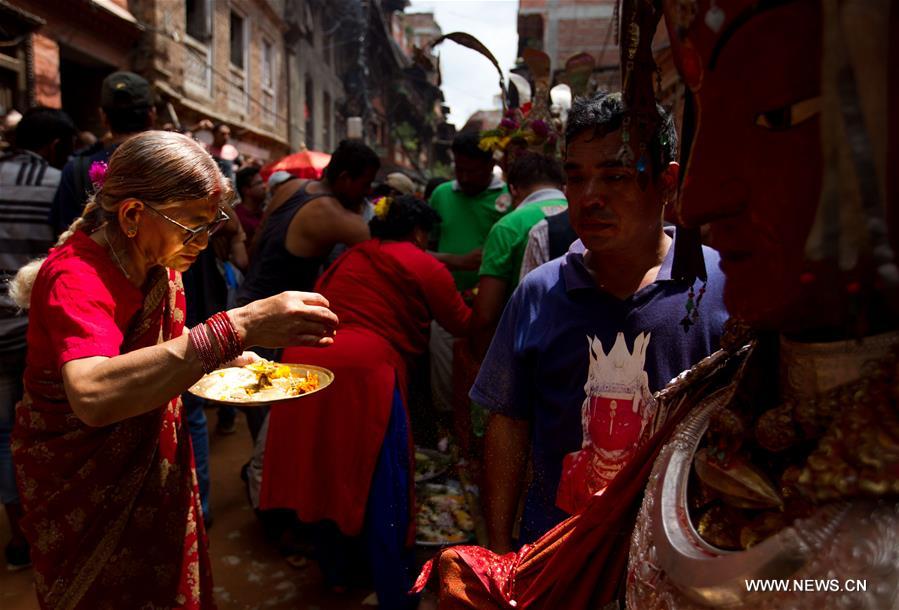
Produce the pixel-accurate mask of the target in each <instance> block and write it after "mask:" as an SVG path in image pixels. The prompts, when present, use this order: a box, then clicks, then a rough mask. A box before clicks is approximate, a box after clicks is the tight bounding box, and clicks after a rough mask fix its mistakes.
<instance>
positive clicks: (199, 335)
mask: <svg viewBox="0 0 899 610" xmlns="http://www.w3.org/2000/svg"><path fill="white" fill-rule="evenodd" d="M188 337H189V339H190V344H191V345H193V346H194V350H195V351H196V352H197V355H198V356H199V357H200V362H201V363H202V364H203V372H204V373H211V372H212V371H214V370H215V369H217V368H218V363H219V360H218V357H217V356H216V354H215V350H213V349H212V343H211V342H210V341H209V335H207V334H206V327H205V326H204V325H202V324H197V325H196V326H194V327H193V328H191V329H190V333H189V334H188Z"/></svg>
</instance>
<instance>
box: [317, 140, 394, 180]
mask: <svg viewBox="0 0 899 610" xmlns="http://www.w3.org/2000/svg"><path fill="white" fill-rule="evenodd" d="M380 168H381V160H380V159H378V155H377V153H375V151H373V150H372V149H371V148H369V147H368V146H366V145H365V144H363V143H362V142H358V141H356V140H341V141H340V144H338V145H337V150H335V151H334V153H333V154H332V155H331V161H330V162H329V163H328V166H327V167H326V168H325V171H324V176H325V179H327V181H328V182H330V183H332V184H333V183H334V182H335V181H336V180H337V178H338V177H339V176H340V174H342V173H343V172H346V173H347V174H349V176H350V178H358V177H359V176H361V175H362V173H363V172H364V171H365V170H367V169H374V170H375V171H377V170H379V169H380Z"/></svg>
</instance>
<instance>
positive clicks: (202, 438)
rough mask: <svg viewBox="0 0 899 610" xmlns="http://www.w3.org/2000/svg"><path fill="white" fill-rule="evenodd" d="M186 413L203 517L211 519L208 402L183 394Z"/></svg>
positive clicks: (182, 398)
mask: <svg viewBox="0 0 899 610" xmlns="http://www.w3.org/2000/svg"><path fill="white" fill-rule="evenodd" d="M181 402H183V403H184V413H185V415H186V416H187V428H188V430H190V441H191V445H192V446H193V450H194V462H195V463H196V467H197V485H198V486H199V488H200V503H201V504H202V506H203V519H205V520H208V519H209V431H208V430H207V429H206V413H204V412H203V404H204V403H205V402H206V401H204V400H203V399H202V398H198V397H196V396H194V395H193V394H188V393H184V394H182V395H181Z"/></svg>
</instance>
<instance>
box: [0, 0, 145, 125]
mask: <svg viewBox="0 0 899 610" xmlns="http://www.w3.org/2000/svg"><path fill="white" fill-rule="evenodd" d="M2 5H4V6H5V10H4V7H3V6H0V13H2V16H3V17H4V23H6V22H7V21H6V20H7V19H9V20H10V23H12V22H13V21H15V20H17V16H16V15H15V13H20V14H21V13H26V14H28V15H31V16H32V17H33V18H34V19H36V21H37V23H36V24H35V26H34V28H33V29H32V30H31V32H32V33H31V35H30V36H27V37H25V38H22V39H21V42H20V45H21V47H22V50H23V51H24V53H22V55H23V58H24V59H25V60H26V61H25V64H26V65H25V66H24V69H25V71H26V72H27V74H26V75H25V78H24V79H23V80H22V81H21V85H23V86H24V87H25V89H24V90H19V91H18V92H17V93H15V94H12V95H10V96H9V97H10V101H11V102H13V105H14V106H18V108H17V109H18V110H19V111H20V112H21V111H24V110H25V109H26V107H25V106H30V105H32V104H39V105H45V106H53V107H59V106H63V107H65V109H66V111H67V112H68V113H69V114H70V115H71V116H72V119H73V120H74V121H75V123H76V125H78V126H79V128H81V129H87V130H90V131H94V132H97V133H102V126H101V123H100V114H99V110H98V109H99V106H100V83H101V82H102V81H103V78H105V77H106V75H107V74H109V73H110V72H113V71H115V70H119V69H128V68H129V67H130V66H131V64H132V62H133V59H134V55H135V46H136V45H137V43H138V41H139V40H140V38H141V36H142V34H143V31H144V28H143V27H142V26H141V25H140V24H139V23H138V22H137V19H136V18H135V17H134V15H133V14H132V13H131V12H130V11H129V9H128V3H127V1H126V0H69V1H67V2H58V1H55V0H28V1H27V2H24V1H22V0H15V1H10V0H3V2H2ZM0 67H2V66H0ZM13 98H18V99H13ZM22 104H25V106H22Z"/></svg>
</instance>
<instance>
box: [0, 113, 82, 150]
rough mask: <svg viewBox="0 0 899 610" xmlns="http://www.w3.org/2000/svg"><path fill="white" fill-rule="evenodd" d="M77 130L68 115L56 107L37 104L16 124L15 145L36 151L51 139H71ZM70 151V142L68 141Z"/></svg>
mask: <svg viewBox="0 0 899 610" xmlns="http://www.w3.org/2000/svg"><path fill="white" fill-rule="evenodd" d="M76 132H77V129H76V128H75V124H74V123H73V122H72V119H71V118H69V115H68V114H66V113H65V112H64V111H63V110H59V109H58V108H47V107H45V106H37V107H35V108H30V109H29V110H28V111H26V112H25V115H24V116H23V117H22V120H21V121H19V124H18V125H16V131H15V134H16V135H15V137H16V147H17V148H22V149H25V150H31V151H36V150H40V149H41V148H43V147H44V146H47V145H48V144H50V143H51V142H53V140H65V139H67V138H68V139H69V140H71V139H72V138H73V137H74V136H75V134H76ZM69 152H71V142H70V143H69Z"/></svg>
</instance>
